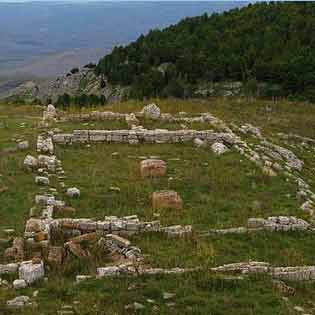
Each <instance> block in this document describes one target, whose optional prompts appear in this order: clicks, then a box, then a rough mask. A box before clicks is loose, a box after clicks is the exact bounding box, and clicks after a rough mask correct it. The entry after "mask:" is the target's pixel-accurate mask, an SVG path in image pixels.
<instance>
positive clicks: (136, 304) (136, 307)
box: [133, 302, 145, 310]
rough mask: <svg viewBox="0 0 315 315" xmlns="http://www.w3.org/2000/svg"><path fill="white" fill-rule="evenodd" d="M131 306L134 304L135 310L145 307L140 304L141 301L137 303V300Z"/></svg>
mask: <svg viewBox="0 0 315 315" xmlns="http://www.w3.org/2000/svg"><path fill="white" fill-rule="evenodd" d="M133 306H134V308H135V310H143V309H145V306H144V305H143V304H141V303H138V302H134V303H133Z"/></svg>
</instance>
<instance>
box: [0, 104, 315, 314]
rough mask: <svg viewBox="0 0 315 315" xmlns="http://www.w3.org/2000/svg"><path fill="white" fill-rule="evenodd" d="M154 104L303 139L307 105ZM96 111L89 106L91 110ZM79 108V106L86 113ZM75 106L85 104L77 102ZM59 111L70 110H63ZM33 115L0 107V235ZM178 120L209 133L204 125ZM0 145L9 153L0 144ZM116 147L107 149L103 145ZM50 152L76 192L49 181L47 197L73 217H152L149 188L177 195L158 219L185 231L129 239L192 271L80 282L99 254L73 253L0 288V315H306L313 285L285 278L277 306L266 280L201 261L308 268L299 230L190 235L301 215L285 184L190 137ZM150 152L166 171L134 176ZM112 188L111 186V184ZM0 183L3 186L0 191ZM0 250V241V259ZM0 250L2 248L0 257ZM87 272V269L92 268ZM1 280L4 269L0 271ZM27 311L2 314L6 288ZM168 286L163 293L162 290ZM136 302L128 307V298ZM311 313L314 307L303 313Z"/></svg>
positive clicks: (123, 108) (26, 190) (314, 119)
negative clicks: (29, 281) (290, 290)
mask: <svg viewBox="0 0 315 315" xmlns="http://www.w3.org/2000/svg"><path fill="white" fill-rule="evenodd" d="M152 101H155V102H156V103H157V104H158V105H159V106H160V107H161V109H162V111H163V112H171V113H177V112H179V111H186V112H188V113H190V114H191V115H195V114H197V113H200V112H208V111H209V112H211V113H212V114H214V115H215V116H217V117H219V118H221V119H224V120H225V121H226V122H228V123H231V122H235V123H237V124H238V125H240V124H242V123H247V122H248V123H252V124H253V125H257V126H259V127H261V128H262V131H263V132H264V134H265V135H266V136H268V137H270V138H272V139H273V140H274V141H275V142H277V143H280V144H281V145H284V146H285V145H287V144H285V143H284V142H283V141H282V140H281V139H280V138H279V137H277V136H276V133H277V132H286V133H289V132H294V133H297V134H299V135H303V136H309V137H314V138H315V106H314V105H313V104H306V103H292V102H288V101H281V102H277V103H274V102H270V101H261V100H258V101H257V100H256V101H250V100H247V99H238V98H236V99H233V98H227V99H223V98H220V99H210V100H192V101H182V100H152ZM147 103H148V102H146V103H142V102H133V101H130V102H126V103H121V104H115V105H112V106H105V107H103V108H101V109H104V110H113V111H119V112H132V111H138V110H141V109H142V107H143V105H145V104H147ZM95 109H98V110H100V108H95ZM89 110H91V109H89ZM83 111H87V110H86V109H84V110H83ZM69 112H72V113H74V112H77V111H76V110H75V109H70V110H69ZM40 115H41V110H40V108H38V107H35V106H34V107H32V106H10V107H9V106H6V105H0V237H2V236H3V235H2V230H3V229H5V228H14V229H16V233H17V235H21V234H22V232H23V229H24V223H25V220H26V219H27V217H28V213H29V209H30V207H32V205H33V200H34V196H35V194H36V193H38V191H39V190H38V186H36V185H35V183H34V176H33V175H32V174H30V173H28V172H26V171H25V170H23V167H22V164H23V159H24V157H25V155H26V154H27V153H30V154H33V155H35V154H36V153H35V139H36V136H37V134H38V133H39V130H38V129H37V127H36V126H37V123H38V121H39V117H40ZM142 123H143V125H144V127H146V128H149V129H152V128H168V129H180V128H181V127H182V126H180V124H177V125H175V126H174V125H170V124H166V123H164V124H161V123H153V122H146V121H144V122H142ZM126 127H127V126H126V123H125V122H124V121H118V122H117V121H116V122H103V123H102V122H89V123H88V124H87V123H85V122H83V123H74V122H64V123H56V124H53V125H52V126H51V128H60V129H61V130H63V131H65V132H70V131H72V130H73V129H103V128H104V129H125V128H126ZM188 127H189V128H196V129H211V128H212V127H211V125H208V124H195V125H192V126H189V125H188ZM17 139H26V140H29V141H30V144H31V148H30V149H29V150H27V151H15V150H10V148H13V147H15V145H16V140H17ZM295 145H296V147H295V148H294V147H293V148H291V147H290V149H292V150H293V151H294V152H295V153H296V154H297V155H298V156H299V157H302V158H303V159H304V160H305V169H304V171H303V176H305V179H307V180H308V181H309V182H310V183H312V184H313V183H314V178H315V177H314V176H313V175H314V167H315V164H314V153H313V152H314V150H313V148H312V147H310V148H308V149H304V148H302V147H300V146H299V143H298V142H297V143H295ZM8 148H9V149H8ZM114 152H118V156H117V155H115V156H112V153H114ZM56 154H57V156H58V158H59V159H60V160H61V161H62V163H63V168H64V170H65V172H66V176H67V178H66V179H65V180H64V181H65V183H66V185H67V186H68V187H74V186H75V187H78V188H80V190H81V197H80V198H79V199H72V200H70V199H67V198H66V197H65V195H64V192H62V191H61V190H60V189H59V188H58V189H59V197H60V198H61V199H65V200H66V201H67V204H69V205H70V206H73V207H74V208H76V210H77V211H76V214H75V216H76V217H90V218H97V219H102V218H103V217H104V216H105V215H117V216H120V215H129V214H138V215H139V217H140V218H141V219H143V220H145V219H148V220H151V219H156V217H157V213H156V211H154V210H153V209H152V205H151V194H152V192H154V191H156V190H160V189H172V190H175V191H177V192H178V193H179V194H180V195H181V197H182V199H183V202H184V208H183V210H181V211H174V210H173V211H172V210H163V211H159V213H158V215H159V218H160V220H161V222H162V224H163V225H172V224H192V225H193V228H194V231H195V232H194V233H193V235H192V236H191V237H188V238H183V239H172V238H167V237H166V236H165V235H161V234H156V233H149V234H141V235H135V236H133V237H132V238H130V240H131V241H132V243H133V244H134V245H136V246H138V247H140V248H141V249H142V252H143V254H144V255H145V261H146V262H147V263H148V264H150V265H151V266H154V267H165V268H166V267H167V268H168V267H169V268H172V267H177V266H179V267H196V266H198V267H201V271H198V272H194V273H191V274H186V275H184V276H155V277H139V278H133V277H123V278H119V279H111V278H108V279H107V278H106V279H105V280H98V281H88V282H86V283H83V284H80V285H77V284H75V283H74V277H75V275H76V274H78V273H85V272H91V271H92V272H93V270H92V269H93V268H95V267H96V266H102V263H104V264H105V263H106V261H100V260H98V261H92V260H91V259H90V260H79V259H77V258H74V257H68V258H67V261H66V263H65V265H64V266H63V268H61V270H59V271H56V272H48V273H47V275H48V278H49V281H48V282H40V283H38V284H36V285H35V286H33V287H31V288H27V289H23V290H21V291H15V290H13V289H6V288H5V287H1V286H0V314H1V315H2V314H10V315H12V314H26V315H28V314H32V315H39V314H56V313H57V311H58V310H60V308H61V307H62V306H63V305H68V304H70V305H72V306H73V307H74V309H75V310H76V314H91V315H92V314H134V313H137V314H215V315H221V314H222V315H223V314H224V315H225V314H230V313H231V311H232V310H235V312H237V314H244V315H245V314H246V315H247V314H255V315H256V314H262V315H267V314H283V315H284V314H296V312H295V311H293V306H294V305H302V306H304V307H305V308H306V310H307V312H306V313H309V314H312V312H313V311H314V305H312V300H313V296H314V293H315V285H314V284H313V283H305V284H297V283H289V285H290V286H292V287H294V288H295V294H294V296H291V297H290V299H289V302H285V301H284V300H283V298H282V296H281V294H280V293H279V292H278V291H277V290H275V289H274V287H273V286H272V282H271V279H269V278H268V277H253V278H250V279H247V278H245V279H244V280H235V279H223V278H222V277H219V276H218V275H215V274H213V273H211V272H209V269H210V267H213V266H217V265H220V264H224V263H231V262H239V261H248V260H258V261H268V262H270V263H272V264H274V265H280V266H290V265H292V266H294V265H314V259H315V250H314V237H315V236H313V235H312V234H310V233H281V234H267V233H258V234H248V235H221V236H220V235H209V236H203V235H202V234H200V233H199V232H202V231H208V230H209V229H211V228H222V227H235V226H240V225H244V224H246V221H247V219H248V218H249V217H258V216H260V217H268V216H271V215H296V216H298V217H302V218H305V219H310V218H309V217H308V216H306V215H305V214H304V213H302V212H301V211H300V210H299V209H298V208H299V203H298V202H297V200H296V198H295V193H296V186H295V185H294V184H293V183H291V182H288V181H286V180H285V178H284V177H282V176H277V177H267V176H265V175H264V174H263V173H262V172H261V170H260V169H258V168H257V167H255V166H254V165H253V164H252V163H251V162H249V161H247V160H246V159H244V158H243V157H241V156H240V155H239V154H238V153H236V152H234V151H232V152H229V153H227V154H225V155H222V156H220V157H218V156H215V155H214V154H213V153H211V150H210V149H209V148H199V149H197V148H195V147H193V146H192V145H191V144H185V145H184V144H178V145H168V144H155V145H149V144H148V145H141V146H130V145H123V144H110V145H91V146H88V147H87V146H85V145H73V146H58V147H57V151H56ZM150 156H159V157H160V158H161V159H163V160H165V161H166V162H167V176H166V177H164V178H161V179H159V180H150V179H142V178H141V176H140V172H139V164H140V161H141V159H142V158H144V157H150ZM111 187H119V189H120V192H117V191H113V190H111ZM1 188H5V189H2V190H1ZM4 249H5V246H4V245H1V244H0V255H1V253H2V252H3V250H4ZM1 256H2V255H1ZM94 271H95V270H94ZM4 278H5V277H4ZM35 290H39V293H38V296H37V297H36V298H32V300H33V301H34V302H36V303H37V306H36V307H30V308H26V309H24V310H22V311H21V312H19V311H16V310H8V309H7V308H6V307H5V301H6V300H8V299H9V298H13V297H15V296H17V295H21V294H26V295H29V296H32V294H33V292H34V291H35ZM165 292H169V293H174V294H175V296H174V297H173V298H171V299H169V300H167V299H164V298H163V293H165ZM135 302H137V303H141V304H142V305H144V308H143V309H139V310H135V309H134V305H133V304H134V303H135ZM313 313H314V314H315V312H313Z"/></svg>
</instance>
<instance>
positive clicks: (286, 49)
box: [95, 2, 315, 100]
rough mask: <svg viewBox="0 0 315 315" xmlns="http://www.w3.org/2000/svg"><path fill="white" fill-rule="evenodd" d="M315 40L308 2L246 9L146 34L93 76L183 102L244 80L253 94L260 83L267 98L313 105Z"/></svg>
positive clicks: (136, 92)
mask: <svg viewBox="0 0 315 315" xmlns="http://www.w3.org/2000/svg"><path fill="white" fill-rule="evenodd" d="M314 35H315V4H313V3H311V2H309V3H306V2H290V3H289V2H282V3H280V2H275V3H273V2H271V3H258V4H250V5H248V6H247V7H244V8H241V9H233V10H231V11H229V12H225V13H223V14H212V15H211V16H208V15H207V14H204V15H202V16H199V17H194V18H187V19H185V20H183V21H181V22H180V23H178V24H177V25H173V26H170V27H168V28H166V29H164V30H152V31H150V32H149V33H148V34H147V35H146V36H144V35H142V36H140V37H139V38H138V40H137V41H135V42H133V43H131V44H130V45H128V46H126V47H122V46H121V47H115V48H114V49H113V51H112V53H111V54H109V55H107V56H105V57H104V58H102V59H101V60H100V62H99V63H98V65H97V67H96V69H95V71H96V73H97V74H103V75H105V76H106V77H107V78H108V80H109V82H110V83H112V84H120V85H122V86H131V96H133V97H138V98H142V97H144V96H147V97H150V96H177V97H184V96H190V95H191V94H192V93H193V90H194V88H196V87H197V86H198V85H200V84H201V83H204V82H221V81H242V82H243V83H245V84H244V86H248V87H250V88H251V89H254V90H255V86H256V85H258V84H259V83H260V82H263V83H265V89H266V91H265V92H266V93H267V94H268V93H273V91H276V93H278V94H279V93H280V94H281V95H283V96H293V97H297V96H298V97H299V98H304V99H310V100H314V99H315V88H314V82H315V54H314V48H315V36H314ZM275 86H277V87H278V88H277V89H274V87H275ZM268 87H270V89H269V90H268Z"/></svg>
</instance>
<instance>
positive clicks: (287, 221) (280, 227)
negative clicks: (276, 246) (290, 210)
mask: <svg viewBox="0 0 315 315" xmlns="http://www.w3.org/2000/svg"><path fill="white" fill-rule="evenodd" d="M258 231H268V232H288V231H310V232H313V231H314V229H313V228H312V226H311V224H310V223H308V222H306V221H305V220H303V219H299V218H296V217H292V216H290V217H287V216H278V217H268V218H267V219H263V218H249V219H248V221H247V226H246V227H243V226H242V227H236V228H228V229H213V230H211V231H210V232H211V233H217V234H242V233H249V232H258Z"/></svg>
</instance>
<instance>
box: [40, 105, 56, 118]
mask: <svg viewBox="0 0 315 315" xmlns="http://www.w3.org/2000/svg"><path fill="white" fill-rule="evenodd" d="M56 118H57V110H56V108H55V106H54V105H52V104H49V105H48V106H47V109H46V110H45V111H44V112H43V120H44V121H51V120H54V119H56Z"/></svg>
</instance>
